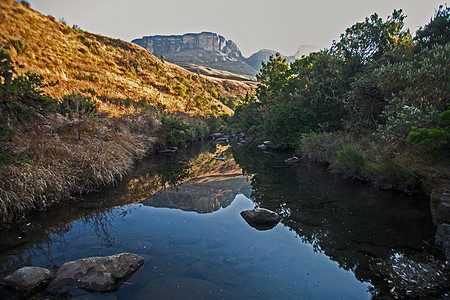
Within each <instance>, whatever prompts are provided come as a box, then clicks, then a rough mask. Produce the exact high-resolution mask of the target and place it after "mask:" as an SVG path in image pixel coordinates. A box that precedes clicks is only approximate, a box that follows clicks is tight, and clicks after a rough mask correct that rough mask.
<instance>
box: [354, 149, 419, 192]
mask: <svg viewBox="0 0 450 300" xmlns="http://www.w3.org/2000/svg"><path fill="white" fill-rule="evenodd" d="M362 171H363V175H364V177H365V178H366V179H367V180H369V181H371V182H373V183H374V184H375V185H377V186H379V187H384V188H392V187H395V188H397V189H400V190H403V191H411V190H413V189H414V188H415V187H416V185H417V184H418V182H419V179H418V176H417V174H416V173H415V172H414V171H413V170H412V169H411V168H410V167H408V166H407V165H406V164H405V163H403V162H402V161H401V160H400V159H399V158H397V157H395V156H392V154H391V155H389V154H388V153H381V154H378V155H377V156H376V157H375V158H372V159H370V160H367V162H366V165H365V166H364V168H363V170H362Z"/></svg>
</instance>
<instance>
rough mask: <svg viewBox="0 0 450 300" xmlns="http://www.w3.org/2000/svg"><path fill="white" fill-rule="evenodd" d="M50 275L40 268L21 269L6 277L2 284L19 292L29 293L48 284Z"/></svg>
mask: <svg viewBox="0 0 450 300" xmlns="http://www.w3.org/2000/svg"><path fill="white" fill-rule="evenodd" d="M50 277H51V273H50V271H49V270H48V269H45V268H40V267H23V268H20V269H19V270H17V271H15V272H14V273H12V274H11V275H9V276H6V277H5V278H4V279H3V281H2V284H4V285H6V286H9V287H12V288H14V289H16V290H19V291H31V290H33V289H36V288H39V287H41V286H43V285H45V284H46V283H48V282H49V281H50V280H49V279H50Z"/></svg>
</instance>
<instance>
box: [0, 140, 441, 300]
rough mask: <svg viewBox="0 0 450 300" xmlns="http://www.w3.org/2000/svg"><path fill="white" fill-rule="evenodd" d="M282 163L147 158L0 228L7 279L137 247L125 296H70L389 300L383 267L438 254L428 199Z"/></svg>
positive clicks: (258, 155) (220, 151)
mask: <svg viewBox="0 0 450 300" xmlns="http://www.w3.org/2000/svg"><path fill="white" fill-rule="evenodd" d="M211 157H225V158H227V160H226V161H220V160H213V159H211ZM287 157H289V154H288V153H266V152H263V151H261V150H260V149H253V148H249V149H242V148H237V147H236V148H232V147H230V146H228V145H215V144H206V145H199V146H197V147H195V148H190V149H188V150H186V151H184V152H183V153H180V154H177V155H155V156H152V157H151V158H148V159H147V160H145V161H144V162H142V163H141V164H139V166H137V168H136V170H135V171H134V172H133V173H132V174H130V175H129V176H128V177H127V178H125V180H124V181H123V182H122V183H121V184H119V185H117V186H116V187H113V188H110V189H108V190H105V191H99V192H98V193H95V194H92V195H89V196H87V197H84V198H79V199H74V200H73V201H72V202H71V205H70V206H69V205H68V204H63V205H60V206H58V207H56V208H54V209H52V210H50V211H48V212H45V213H38V214H36V215H34V216H32V217H30V219H29V220H26V221H25V222H23V224H21V225H19V226H17V227H15V228H12V229H9V230H3V231H1V232H0V234H1V237H2V238H1V240H2V241H1V242H0V277H3V276H5V275H7V274H10V273H12V272H13V271H14V270H16V269H17V268H19V267H22V266H26V265H36V266H41V267H46V268H49V269H52V270H55V271H56V270H57V268H58V267H60V266H61V265H62V264H63V263H64V262H66V261H69V260H76V259H79V258H83V257H89V256H104V255H111V254H115V253H121V252H132V253H136V254H139V255H141V256H143V257H144V258H145V264H144V265H143V266H142V267H141V268H140V269H139V270H138V271H137V272H136V273H135V274H134V275H133V276H132V277H131V278H130V279H129V280H128V281H127V282H126V283H125V284H124V285H123V286H122V287H121V288H120V289H119V290H118V291H116V292H112V293H105V294H92V293H88V292H85V291H83V290H78V289H69V288H68V289H67V290H66V292H67V294H66V295H67V297H69V298H70V297H73V298H82V299H150V298H151V299H370V298H371V297H372V296H373V295H381V296H383V295H385V296H386V295H389V287H388V286H387V285H386V283H385V282H384V279H383V278H382V276H380V275H379V274H378V275H377V273H376V272H375V271H374V268H373V267H374V266H375V265H376V264H377V262H379V261H382V260H388V259H390V258H392V257H394V256H396V255H397V256H398V255H404V256H412V257H414V256H417V255H426V254H427V253H428V252H429V251H431V250H432V249H433V248H434V247H433V234H434V229H433V225H432V222H431V217H430V214H429V208H428V207H427V204H426V203H427V201H426V199H423V198H420V197H417V196H415V197H408V196H405V195H403V194H400V193H393V192H386V191H379V190H376V189H374V188H372V187H370V186H368V185H365V184H361V183H358V182H353V181H351V180H346V179H342V178H341V177H339V176H336V175H332V174H328V173H327V172H326V170H324V169H323V168H322V167H320V166H314V165H307V164H304V163H301V164H296V165H287V164H285V163H284V160H285V159H286V158H287ZM74 203H75V205H74ZM255 206H260V207H264V208H268V209H271V210H274V211H277V212H279V213H280V214H282V215H283V216H284V218H283V220H282V222H280V223H279V224H278V225H277V226H276V227H274V228H273V229H271V230H266V231H259V230H257V229H255V228H252V227H250V226H249V225H248V224H247V223H246V222H245V220H244V219H242V217H241V216H240V212H241V211H243V210H246V209H251V208H254V207H255ZM105 207H107V208H105ZM0 295H1V296H0V297H1V298H4V299H9V298H12V297H15V295H14V294H11V293H10V292H9V291H7V290H5V289H2V290H0ZM39 297H40V296H39ZM42 297H43V296H42Z"/></svg>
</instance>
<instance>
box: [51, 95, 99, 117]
mask: <svg viewBox="0 0 450 300" xmlns="http://www.w3.org/2000/svg"><path fill="white" fill-rule="evenodd" d="M97 108H98V105H97V102H95V101H94V100H92V99H91V98H90V97H88V96H85V95H83V94H80V93H72V94H70V95H66V96H64V97H63V99H62V101H61V103H60V104H59V106H58V111H59V112H60V113H61V114H63V115H68V116H69V118H72V117H73V116H76V117H78V118H83V117H93V116H95V114H96V113H97Z"/></svg>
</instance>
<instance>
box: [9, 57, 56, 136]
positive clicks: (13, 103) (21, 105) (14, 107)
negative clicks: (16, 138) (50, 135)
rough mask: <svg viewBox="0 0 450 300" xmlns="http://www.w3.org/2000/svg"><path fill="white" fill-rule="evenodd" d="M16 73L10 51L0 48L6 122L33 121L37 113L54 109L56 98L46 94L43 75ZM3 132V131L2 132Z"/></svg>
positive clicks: (41, 113)
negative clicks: (43, 88) (43, 89)
mask: <svg viewBox="0 0 450 300" xmlns="http://www.w3.org/2000/svg"><path fill="white" fill-rule="evenodd" d="M15 74H16V72H15V70H14V67H13V65H12V61H11V58H10V57H9V55H8V53H7V52H6V51H5V50H3V49H1V50H0V118H1V119H3V120H4V121H5V123H10V124H14V123H15V122H17V121H31V120H33V119H34V118H35V117H36V116H37V115H39V114H40V115H43V114H45V113H46V112H49V111H54V110H55V108H56V100H55V99H53V98H51V97H49V96H47V95H45V94H44V92H43V91H42V90H41V88H42V87H43V86H44V85H45V84H44V82H43V80H44V78H43V77H42V76H41V75H37V74H33V73H26V74H23V75H18V76H14V75H15ZM2 133H3V132H2Z"/></svg>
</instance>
